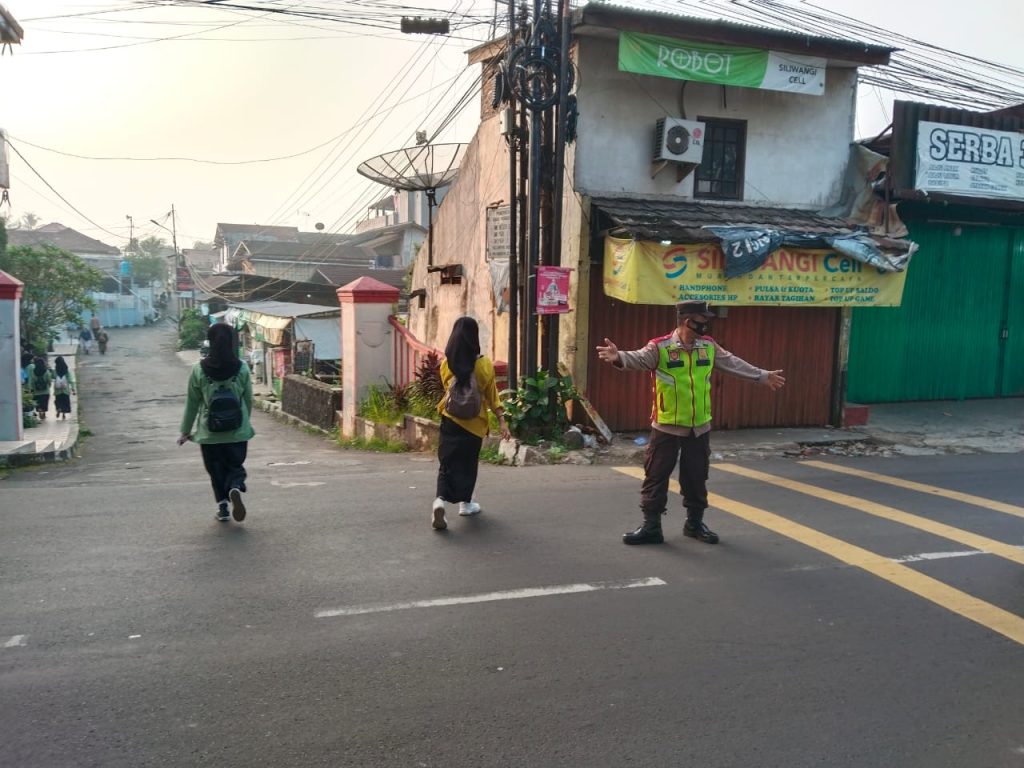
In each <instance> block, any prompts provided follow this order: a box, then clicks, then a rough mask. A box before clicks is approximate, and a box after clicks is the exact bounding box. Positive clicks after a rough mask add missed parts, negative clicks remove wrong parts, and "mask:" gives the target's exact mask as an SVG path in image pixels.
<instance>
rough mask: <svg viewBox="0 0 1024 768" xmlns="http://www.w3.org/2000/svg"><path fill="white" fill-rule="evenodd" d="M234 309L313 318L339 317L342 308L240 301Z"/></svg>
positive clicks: (287, 302)
mask: <svg viewBox="0 0 1024 768" xmlns="http://www.w3.org/2000/svg"><path fill="white" fill-rule="evenodd" d="M230 306H232V307H237V308H238V309H244V310H245V311H247V312H258V313H260V314H261V315H272V316H273V317H311V316H313V315H335V316H336V315H339V314H341V307H340V306H338V307H329V306H323V305H320V304H296V303H294V302H290V301H240V302H232V303H231V304H230Z"/></svg>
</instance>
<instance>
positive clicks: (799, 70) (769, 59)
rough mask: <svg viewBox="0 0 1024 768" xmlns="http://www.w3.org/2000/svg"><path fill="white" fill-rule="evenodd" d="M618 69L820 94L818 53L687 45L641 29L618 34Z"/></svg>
mask: <svg viewBox="0 0 1024 768" xmlns="http://www.w3.org/2000/svg"><path fill="white" fill-rule="evenodd" d="M619 69H620V70H621V71H623V72H633V73H635V74H638V75H654V76H655V77H670V78H673V79H675V80H696V81H698V82H702V83H719V84H721V85H738V86H741V87H743V88H761V89H763V90H768V91H787V92H789V93H806V94H810V95H812V96H821V94H823V93H824V92H825V59H822V58H819V57H817V56H801V55H798V54H795V53H777V52H776V51H766V50H763V49H760V48H738V47H736V46H732V45H717V44H715V43H691V42H688V41H686V40H677V39H675V38H672V37H661V36H659V35H645V34H642V33H640V32H620V33H619Z"/></svg>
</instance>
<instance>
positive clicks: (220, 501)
mask: <svg viewBox="0 0 1024 768" xmlns="http://www.w3.org/2000/svg"><path fill="white" fill-rule="evenodd" d="M206 338H207V340H208V341H209V342H210V352H209V354H208V355H207V356H206V357H205V358H203V359H202V360H200V361H199V362H198V363H196V364H195V365H194V366H192V374H191V375H190V376H189V380H188V395H187V397H186V400H185V415H184V416H183V417H182V419H181V436H180V437H179V438H178V445H183V444H184V443H185V442H187V441H189V440H192V441H194V442H196V443H198V444H199V448H200V450H201V451H202V454H203V466H204V467H205V468H206V472H207V474H208V475H209V476H210V484H211V486H213V497H214V499H215V500H216V502H217V514H216V518H217V520H219V521H221V522H224V521H226V520H228V504H229V503H230V505H231V517H233V518H234V519H235V521H236V522H239V523H240V522H242V521H243V520H244V519H245V503H244V502H243V501H242V494H243V493H245V478H246V473H245V456H246V453H247V452H248V448H249V440H250V439H251V438H252V436H253V434H254V432H253V428H252V425H251V424H250V423H249V414H250V413H251V412H252V377H251V376H250V375H249V367H248V366H247V365H246V364H245V363H243V362H242V361H241V360H239V359H238V354H237V352H236V351H235V350H236V345H235V341H234V338H235V332H234V329H233V328H231V326H229V325H225V324H224V323H216V324H214V325H211V326H210V329H209V330H208V331H207V333H206ZM193 429H194V430H195V431H193Z"/></svg>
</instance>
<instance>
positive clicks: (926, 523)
mask: <svg viewBox="0 0 1024 768" xmlns="http://www.w3.org/2000/svg"><path fill="white" fill-rule="evenodd" d="M715 469H720V470H722V471H723V472H730V473H732V474H734V475H741V476H743V477H749V478H751V479H752V480H760V481H761V482H762V483H769V484H771V485H777V486H779V487H780V488H788V489H789V490H791V491H796V492H797V493H804V494H807V495H808V496H814V497H815V498H819V499H824V500H825V501H830V502H832V503H833V504H840V505H842V506H844V507H849V508H850V509H856V510H858V511H859V512H866V513H867V514H869V515H874V516H875V517H881V518H883V519H885V520H890V521H892V522H894V523H901V524H902V525H907V526H910V527H911V528H917V529H918V530H920V531H926V532H928V533H931V534H934V535H935V536H941V537H942V538H944V539H949V540H950V541H955V542H957V543H959V544H965V545H967V546H968V547H974V548H975V549H980V550H981V551H982V552H988V553H990V554H993V555H998V556H999V557H1003V558H1006V559H1007V560H1010V561H1012V562H1014V563H1018V564H1019V565H1024V549H1021V548H1020V547H1015V546H1013V545H1012V544H1004V543H1003V542H1001V541H996V540H995V539H990V538H988V537H986V536H979V535H978V534H976V533H971V532H970V531H964V530H962V529H960V528H954V527H953V526H952V525H946V524H945V523H939V522H936V521H935V520H929V519H928V518H926V517H920V516H919V515H913V514H911V513H909V512H904V511H903V510H901V509H896V508H895V507H889V506H886V505H885V504H878V503H876V502H874V501H868V500H867V499H861V498H858V497H856V496H849V495H847V494H845V493H838V492H836V491H830V490H827V489H825V488H819V487H818V486H816V485H808V484H807V483H801V482H799V481H798V480H790V479H788V478H785V477H778V476H776V475H769V474H767V473H766V472H758V471H757V470H756V469H748V468H746V467H740V466H737V465H735V464H715Z"/></svg>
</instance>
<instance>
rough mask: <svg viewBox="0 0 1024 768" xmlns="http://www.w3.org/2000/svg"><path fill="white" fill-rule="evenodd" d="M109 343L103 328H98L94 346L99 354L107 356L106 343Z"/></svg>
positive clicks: (108, 337)
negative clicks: (97, 348)
mask: <svg viewBox="0 0 1024 768" xmlns="http://www.w3.org/2000/svg"><path fill="white" fill-rule="evenodd" d="M109 341H110V336H109V335H107V331H106V329H105V328H100V329H99V330H98V331H96V346H97V347H99V349H100V354H101V355H105V354H107V343H108V342H109Z"/></svg>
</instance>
